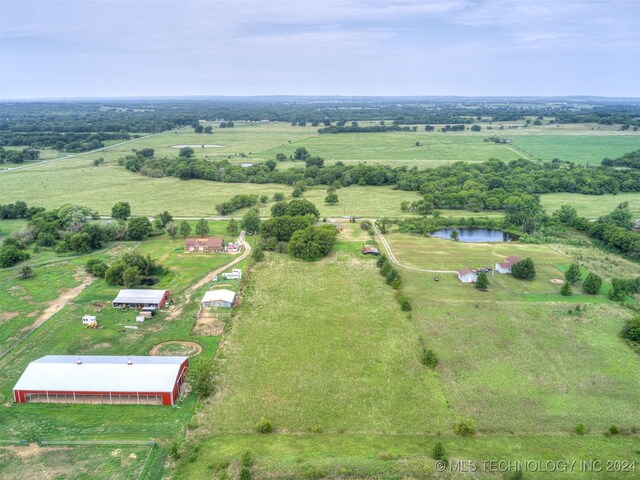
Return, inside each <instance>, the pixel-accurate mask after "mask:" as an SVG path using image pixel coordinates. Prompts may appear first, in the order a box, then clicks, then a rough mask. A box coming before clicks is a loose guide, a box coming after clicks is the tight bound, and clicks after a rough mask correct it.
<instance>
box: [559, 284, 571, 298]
mask: <svg viewBox="0 0 640 480" xmlns="http://www.w3.org/2000/svg"><path fill="white" fill-rule="evenodd" d="M560 295H562V296H563V297H570V296H571V295H573V290H572V289H571V284H570V283H569V282H564V285H562V287H561V288H560Z"/></svg>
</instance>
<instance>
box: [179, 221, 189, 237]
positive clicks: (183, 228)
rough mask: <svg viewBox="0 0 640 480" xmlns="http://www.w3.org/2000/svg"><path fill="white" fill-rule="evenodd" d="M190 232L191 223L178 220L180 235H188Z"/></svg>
mask: <svg viewBox="0 0 640 480" xmlns="http://www.w3.org/2000/svg"><path fill="white" fill-rule="evenodd" d="M190 234H191V225H189V222H187V221H186V220H183V221H182V222H180V235H182V236H183V237H188V236H189V235H190Z"/></svg>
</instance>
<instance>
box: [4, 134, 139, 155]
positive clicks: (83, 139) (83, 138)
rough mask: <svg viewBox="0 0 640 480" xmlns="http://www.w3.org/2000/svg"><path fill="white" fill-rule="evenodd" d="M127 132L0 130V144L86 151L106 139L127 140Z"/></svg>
mask: <svg viewBox="0 0 640 480" xmlns="http://www.w3.org/2000/svg"><path fill="white" fill-rule="evenodd" d="M131 138H132V136H131V135H130V134H128V133H127V132H116V133H104V132H98V133H43V132H34V133H12V132H0V146H5V147H10V146H23V145H25V146H29V147H32V148H53V149H55V150H58V151H61V152H72V153H78V152H87V151H89V150H95V149H96V148H102V147H104V143H103V142H105V141H108V140H129V139H131Z"/></svg>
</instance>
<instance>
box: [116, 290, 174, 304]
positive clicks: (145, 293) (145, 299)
mask: <svg viewBox="0 0 640 480" xmlns="http://www.w3.org/2000/svg"><path fill="white" fill-rule="evenodd" d="M165 293H167V291H166V290H120V292H119V293H118V296H117V297H116V298H115V299H114V300H113V303H160V302H161V301H162V298H163V297H164V295H165Z"/></svg>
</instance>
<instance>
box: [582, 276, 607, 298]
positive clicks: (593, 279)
mask: <svg viewBox="0 0 640 480" xmlns="http://www.w3.org/2000/svg"><path fill="white" fill-rule="evenodd" d="M600 287H602V278H600V276H599V275H596V274H595V273H593V272H591V273H589V275H587V278H585V279H584V282H582V289H583V290H584V291H585V292H586V293H588V294H590V295H595V294H597V293H598V292H599V291H600Z"/></svg>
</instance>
